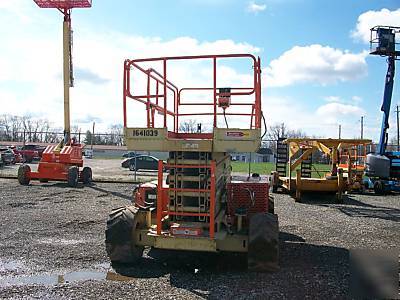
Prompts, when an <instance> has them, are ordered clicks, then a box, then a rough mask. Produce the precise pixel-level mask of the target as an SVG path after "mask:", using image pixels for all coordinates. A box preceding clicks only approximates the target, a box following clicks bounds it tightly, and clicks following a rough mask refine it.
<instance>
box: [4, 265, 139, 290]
mask: <svg viewBox="0 0 400 300" xmlns="http://www.w3.org/2000/svg"><path fill="white" fill-rule="evenodd" d="M99 266H100V267H106V265H105V264H100V265H99ZM7 267H8V268H18V267H20V265H19V264H18V263H17V262H15V264H14V262H10V263H9V264H8V265H7ZM108 267H109V266H108ZM0 270H1V269H0ZM134 279H135V278H134V277H128V276H124V275H120V274H118V273H116V272H114V271H94V270H81V271H75V272H69V273H66V274H61V275H59V274H38V275H30V276H27V275H24V276H5V277H2V276H0V288H4V287H10V286H29V285H44V286H54V285H59V284H69V283H77V282H81V281H87V280H94V281H101V280H109V281H130V280H134Z"/></svg>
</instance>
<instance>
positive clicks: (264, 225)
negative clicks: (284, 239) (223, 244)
mask: <svg viewBox="0 0 400 300" xmlns="http://www.w3.org/2000/svg"><path fill="white" fill-rule="evenodd" d="M247 266H248V269H249V270H250V271H255V272H273V271H277V270H279V225H278V216H277V215H275V214H271V213H257V214H255V215H253V216H252V217H251V218H250V225H249V244H248V253H247Z"/></svg>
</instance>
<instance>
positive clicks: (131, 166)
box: [129, 163, 137, 171]
mask: <svg viewBox="0 0 400 300" xmlns="http://www.w3.org/2000/svg"><path fill="white" fill-rule="evenodd" d="M129 171H137V170H136V166H135V164H134V163H131V164H129Z"/></svg>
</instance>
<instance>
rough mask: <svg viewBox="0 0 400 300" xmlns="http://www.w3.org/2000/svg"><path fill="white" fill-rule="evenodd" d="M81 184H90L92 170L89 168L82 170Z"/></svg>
mask: <svg viewBox="0 0 400 300" xmlns="http://www.w3.org/2000/svg"><path fill="white" fill-rule="evenodd" d="M82 182H83V183H84V184H91V183H92V169H91V168H89V167H84V168H83V170H82Z"/></svg>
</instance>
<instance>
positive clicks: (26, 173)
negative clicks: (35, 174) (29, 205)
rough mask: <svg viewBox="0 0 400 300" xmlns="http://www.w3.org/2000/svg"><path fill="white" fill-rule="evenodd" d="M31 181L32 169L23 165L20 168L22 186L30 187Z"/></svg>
mask: <svg viewBox="0 0 400 300" xmlns="http://www.w3.org/2000/svg"><path fill="white" fill-rule="evenodd" d="M30 181H31V167H30V166H28V165H21V166H20V167H19V168H18V182H19V183H20V184H22V185H28V184H29V182H30Z"/></svg>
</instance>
